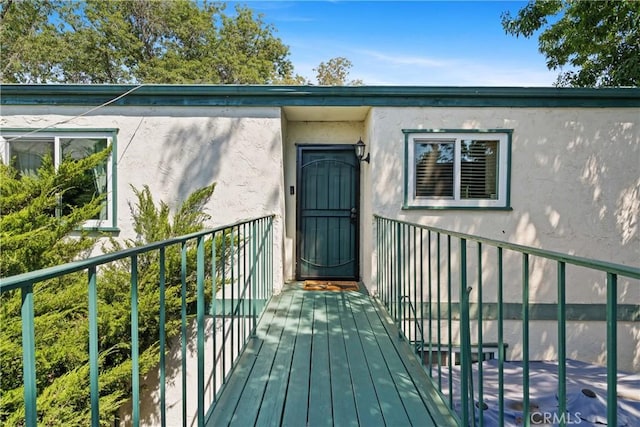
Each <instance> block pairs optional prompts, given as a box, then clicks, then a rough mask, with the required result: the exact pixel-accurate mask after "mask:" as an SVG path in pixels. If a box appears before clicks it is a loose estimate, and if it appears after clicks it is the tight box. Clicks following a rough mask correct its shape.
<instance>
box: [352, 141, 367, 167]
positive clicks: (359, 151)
mask: <svg viewBox="0 0 640 427" xmlns="http://www.w3.org/2000/svg"><path fill="white" fill-rule="evenodd" d="M353 148H354V149H355V150H356V157H357V158H358V160H359V161H361V162H367V163H371V162H370V160H371V157H370V154H371V153H367V157H364V149H365V148H366V145H365V144H364V142H362V138H359V139H358V142H356V144H355V145H354V146H353Z"/></svg>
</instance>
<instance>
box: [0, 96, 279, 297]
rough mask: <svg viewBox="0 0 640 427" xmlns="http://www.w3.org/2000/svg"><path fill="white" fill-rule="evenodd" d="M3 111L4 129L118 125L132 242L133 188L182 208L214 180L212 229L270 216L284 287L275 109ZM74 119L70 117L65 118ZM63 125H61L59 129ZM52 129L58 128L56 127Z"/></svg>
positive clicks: (123, 231)
mask: <svg viewBox="0 0 640 427" xmlns="http://www.w3.org/2000/svg"><path fill="white" fill-rule="evenodd" d="M85 111H86V108H79V107H78V108H76V107H45V106H42V107H37V106H36V107H32V106H30V107H16V106H3V109H2V117H1V118H0V126H2V127H3V128H32V129H37V128H42V127H45V126H51V125H55V127H56V128H72V129H84V128H86V129H88V130H90V129H96V128H115V129H118V134H117V152H116V153H114V155H115V156H116V160H117V181H118V185H117V194H116V196H117V197H116V199H117V210H118V218H117V227H118V228H119V230H120V232H119V233H117V234H115V237H117V238H120V239H131V238H135V237H136V236H135V233H134V231H133V224H132V221H131V211H130V208H129V203H134V202H135V200H136V199H135V196H134V193H133V191H132V189H131V186H133V187H135V188H137V189H142V187H143V186H144V185H147V186H149V188H150V190H151V192H152V194H153V197H154V200H155V201H156V202H159V201H160V200H163V201H164V202H166V203H167V204H169V206H170V207H172V208H175V207H177V206H179V205H180V203H181V202H182V201H184V200H185V199H186V197H187V196H188V195H189V194H191V193H192V192H193V191H194V190H196V189H198V188H201V187H203V186H205V185H208V184H211V183H212V182H215V183H216V189H215V191H214V193H213V197H212V198H211V200H210V202H209V203H208V204H207V205H206V206H205V210H206V212H207V213H209V214H210V215H211V216H212V218H211V221H210V222H209V223H208V224H207V225H208V226H211V227H215V226H220V225H224V224H230V223H233V222H236V221H238V220H241V219H250V218H255V217H258V216H262V215H269V214H275V215H276V219H275V223H274V240H275V245H276V247H275V248H274V257H275V259H274V264H275V265H276V266H278V268H276V269H275V270H274V276H275V277H274V282H275V284H276V286H277V287H279V286H281V284H282V282H283V280H282V269H281V268H280V266H281V265H282V259H281V254H282V235H283V215H284V199H283V195H284V193H283V177H282V170H283V168H282V165H283V158H282V155H283V152H282V135H281V116H280V109H279V108H238V107H234V108H225V107H210V108H193V107H189V108H168V107H106V108H102V109H100V110H97V111H95V112H94V113H91V114H88V115H85V116H82V117H76V116H77V115H79V114H82V113H84V112H85ZM69 119H71V120H69ZM63 121H65V123H64V124H58V123H61V122H63ZM56 124H57V125H56Z"/></svg>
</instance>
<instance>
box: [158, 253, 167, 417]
mask: <svg viewBox="0 0 640 427" xmlns="http://www.w3.org/2000/svg"><path fill="white" fill-rule="evenodd" d="M165 257H166V251H165V248H164V246H163V247H161V248H160V259H159V261H160V319H159V320H160V325H159V327H160V336H159V339H160V425H161V426H162V427H165V426H166V425H167V385H166V382H167V381H166V369H167V367H166V346H167V343H166V333H167V332H166V326H165V324H166V321H167V320H166V317H167V313H166V307H165V306H166V272H165V270H166V266H165V262H166V260H165Z"/></svg>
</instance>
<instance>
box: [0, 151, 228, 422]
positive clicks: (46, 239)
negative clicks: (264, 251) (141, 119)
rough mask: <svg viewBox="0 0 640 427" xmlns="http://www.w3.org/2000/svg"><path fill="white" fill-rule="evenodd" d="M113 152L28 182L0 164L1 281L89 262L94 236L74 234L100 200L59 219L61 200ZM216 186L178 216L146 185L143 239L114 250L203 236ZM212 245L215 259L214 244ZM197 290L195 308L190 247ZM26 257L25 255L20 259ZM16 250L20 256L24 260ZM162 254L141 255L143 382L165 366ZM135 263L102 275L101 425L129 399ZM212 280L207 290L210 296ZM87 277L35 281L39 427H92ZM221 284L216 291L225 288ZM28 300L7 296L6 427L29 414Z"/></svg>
mask: <svg viewBox="0 0 640 427" xmlns="http://www.w3.org/2000/svg"><path fill="white" fill-rule="evenodd" d="M108 154H109V153H108V150H105V152H101V153H98V154H95V155H92V156H89V157H87V158H85V159H82V160H81V161H72V160H64V161H63V162H62V163H61V165H60V166H59V167H58V169H57V170H56V169H55V168H54V167H53V165H52V162H51V160H50V159H45V161H44V162H43V165H42V167H41V168H40V169H39V170H38V173H37V175H36V176H20V175H19V174H18V173H17V172H16V170H15V169H13V168H12V167H11V166H8V165H4V164H0V173H1V175H0V190H1V193H0V196H1V198H0V203H1V207H2V214H3V215H2V218H1V222H0V224H1V225H2V229H1V231H2V240H1V241H2V251H0V265H1V266H2V268H3V275H7V274H15V273H20V272H25V271H31V270H35V269H38V268H42V267H47V266H50V265H55V264H59V263H63V262H66V261H70V260H72V259H75V258H77V257H79V256H82V255H83V254H84V253H85V251H87V250H88V249H90V248H91V247H92V246H93V245H94V243H95V242H94V241H93V240H91V239H90V238H89V237H86V236H85V237H80V238H68V237H67V235H68V233H69V232H70V230H73V229H74V228H75V227H77V226H78V225H80V224H82V222H83V221H84V220H86V219H89V218H92V217H93V216H94V215H95V213H96V212H97V211H99V209H100V200H99V199H96V200H95V201H92V202H90V203H88V204H87V205H84V206H79V207H75V208H74V209H71V210H70V211H69V214H68V215H65V216H63V217H58V218H56V217H55V216H54V215H52V212H53V211H54V210H55V208H56V207H57V206H58V203H59V200H60V193H61V192H64V190H65V189H66V188H71V187H73V186H75V185H79V184H80V183H81V182H82V179H83V178H84V175H85V172H86V171H87V170H91V168H92V167H95V166H96V165H99V164H101V163H102V162H103V161H104V159H105V156H107V155H108ZM214 188H215V185H210V186H207V187H204V188H202V189H200V190H198V191H196V192H194V193H193V194H192V195H191V196H189V197H188V198H187V200H185V202H184V203H183V204H182V205H181V206H180V207H179V208H178V209H177V210H176V211H175V212H174V213H172V212H171V210H170V209H169V207H168V205H166V204H165V203H163V202H159V203H158V204H156V203H155V201H154V200H153V198H152V196H151V192H150V190H149V188H148V187H144V188H143V189H142V190H140V191H138V190H136V189H134V193H135V195H136V199H137V201H136V203H133V204H132V205H131V211H132V214H133V219H134V229H135V231H136V233H137V235H138V236H137V238H136V239H133V240H126V241H125V242H124V243H118V242H116V241H115V240H112V241H111V243H110V244H109V247H108V248H106V250H112V251H115V250H120V249H122V248H125V247H133V246H139V245H143V244H146V243H149V242H151V241H157V240H163V239H166V238H169V237H173V236H177V235H182V234H185V233H191V232H194V231H197V230H200V229H202V227H203V224H204V222H206V221H207V220H208V219H209V218H210V216H209V215H208V214H206V213H205V212H204V211H203V206H204V204H205V203H206V201H207V200H209V198H210V197H211V195H212V194H213V191H214ZM223 239H226V241H225V245H224V247H227V248H230V247H231V245H232V243H233V244H235V245H236V246H237V244H238V243H239V241H238V240H237V237H236V238H235V239H234V241H233V242H232V241H231V239H230V236H229V234H219V235H218V238H217V239H216V241H215V244H216V245H218V246H219V247H220V246H222V242H223ZM212 244H213V242H211V241H209V242H208V244H207V246H206V251H207V257H208V259H210V257H211V245H212ZM187 249H188V250H187V259H188V266H189V268H188V271H189V272H190V273H189V274H190V275H189V277H187V280H188V283H190V284H189V286H188V289H187V294H186V295H185V296H186V301H187V304H188V308H189V309H190V311H191V309H192V307H193V306H194V305H195V289H194V287H195V286H193V285H192V283H193V280H192V279H193V277H192V274H193V273H192V272H193V271H194V268H193V265H194V262H195V248H193V247H192V246H188V247H187ZM19 251H21V252H19ZM17 253H19V254H21V255H17ZM225 255H226V254H222V250H221V249H218V252H217V256H218V259H219V262H218V268H220V269H223V268H226V266H225V265H224V259H227V258H225ZM157 258H158V254H157V253H156V252H153V253H148V254H143V255H140V256H139V260H138V261H139V264H138V279H139V282H138V286H139V291H138V293H139V321H140V328H139V342H140V347H139V350H140V359H139V363H140V373H141V375H144V374H145V373H147V372H149V371H150V370H151V369H152V368H153V367H154V366H157V363H158V360H159V349H158V344H157V343H158V339H159V338H158V336H159V318H158V316H159V314H158V310H159V307H158V301H159V292H160V291H159V288H158V283H159V263H158V259H157ZM180 259H181V253H180V247H176V248H170V249H168V250H167V252H166V271H167V272H166V277H167V288H166V315H167V323H166V328H167V329H166V331H167V337H168V338H171V337H173V336H176V335H177V334H178V333H179V328H180V311H181V306H182V305H181V304H182V294H181V261H180ZM129 271H130V265H129V261H128V260H125V261H122V262H117V263H112V264H109V265H106V266H103V267H102V268H101V269H100V271H99V273H98V284H99V286H98V334H99V369H100V422H101V424H102V425H110V424H111V423H112V422H113V419H114V417H115V414H116V413H117V412H118V410H119V408H120V407H121V406H122V404H123V403H124V402H125V401H126V400H127V399H128V397H129V396H130V388H131V358H130V354H131V348H130V340H131V336H130V334H131V323H130V317H131V301H130V286H129V281H130V275H129ZM211 277H212V276H211V273H210V272H208V274H207V276H206V281H207V282H206V283H207V287H208V289H209V291H208V292H207V295H211V293H212V290H211V286H212V281H211ZM86 280H87V279H86V273H84V274H81V273H77V274H70V275H66V276H63V277H60V278H57V279H53V280H48V281H45V282H40V283H37V284H36V285H35V287H34V295H35V298H34V311H35V319H34V322H35V343H36V373H37V376H36V381H37V390H38V397H37V399H38V401H37V405H38V420H39V424H41V425H69V426H85V425H89V424H90V408H91V405H90V402H89V399H90V392H89V365H88V357H89V355H88V350H87V347H88V311H87V300H88V295H87V284H86ZM221 285H222V284H221V283H216V286H221ZM20 306H21V299H20V294H19V293H18V292H15V291H11V292H6V293H3V294H2V296H0V424H2V425H21V424H22V423H23V422H24V416H25V412H24V411H25V408H24V403H23V391H22V380H23V379H22V360H21V358H22V349H21V345H20V343H21V338H20V337H21V321H20Z"/></svg>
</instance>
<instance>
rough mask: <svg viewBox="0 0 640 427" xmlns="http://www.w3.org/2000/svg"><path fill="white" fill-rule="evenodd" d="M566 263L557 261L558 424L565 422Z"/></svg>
mask: <svg viewBox="0 0 640 427" xmlns="http://www.w3.org/2000/svg"><path fill="white" fill-rule="evenodd" d="M565 279H566V265H565V263H564V262H562V261H558V415H559V417H560V426H564V425H566V424H567V420H566V419H565V417H566V414H567V367H566V361H567V328H566V325H567V316H566V307H565V303H566V294H567V292H566V280H565Z"/></svg>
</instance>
